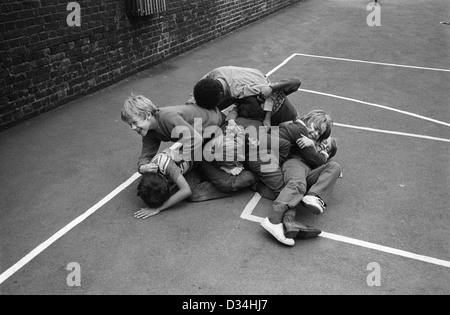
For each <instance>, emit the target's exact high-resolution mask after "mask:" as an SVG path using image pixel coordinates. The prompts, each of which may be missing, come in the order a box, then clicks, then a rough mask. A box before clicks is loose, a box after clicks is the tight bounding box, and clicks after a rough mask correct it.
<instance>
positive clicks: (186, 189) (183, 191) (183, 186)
mask: <svg viewBox="0 0 450 315" xmlns="http://www.w3.org/2000/svg"><path fill="white" fill-rule="evenodd" d="M175 184H177V186H178V189H179V190H178V191H177V192H176V193H175V194H174V195H172V196H171V197H170V198H169V199H168V200H167V201H166V202H165V203H164V204H163V205H162V206H161V207H159V208H157V209H151V208H143V209H141V210H139V211H137V212H136V213H135V214H134V217H135V218H137V219H147V218H149V217H152V216H154V215H157V214H158V213H160V212H161V211H164V210H166V209H168V208H170V207H172V206H174V205H176V204H177V203H179V202H181V201H183V200H184V199H186V198H188V197H189V196H191V195H192V190H191V187H190V186H189V184H188V182H187V181H186V178H184V176H183V175H180V176H178V179H177V180H176V182H175Z"/></svg>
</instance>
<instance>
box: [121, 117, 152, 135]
mask: <svg viewBox="0 0 450 315" xmlns="http://www.w3.org/2000/svg"><path fill="white" fill-rule="evenodd" d="M128 124H129V125H130V127H131V129H133V130H134V131H136V132H137V133H138V134H139V135H141V136H142V137H145V136H146V135H147V133H148V131H149V130H151V129H155V127H156V119H155V118H154V117H153V116H148V117H147V118H143V117H141V116H132V119H131V121H130V122H129V123H128Z"/></svg>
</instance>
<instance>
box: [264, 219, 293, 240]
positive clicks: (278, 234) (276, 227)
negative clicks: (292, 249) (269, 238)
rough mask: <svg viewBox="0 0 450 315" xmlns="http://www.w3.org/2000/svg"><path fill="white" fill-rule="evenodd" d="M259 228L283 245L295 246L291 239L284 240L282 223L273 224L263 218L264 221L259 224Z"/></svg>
mask: <svg viewBox="0 0 450 315" xmlns="http://www.w3.org/2000/svg"><path fill="white" fill-rule="evenodd" d="M261 226H262V227H263V228H264V229H266V231H267V232H269V233H270V234H272V235H273V236H274V237H275V238H276V239H277V240H278V241H279V242H281V243H283V244H284V245H288V246H294V245H295V241H294V240H293V239H292V238H286V236H285V235H284V229H283V223H280V224H273V223H271V222H270V221H269V218H265V219H264V221H262V222H261Z"/></svg>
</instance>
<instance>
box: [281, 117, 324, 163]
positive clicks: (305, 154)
mask: <svg viewBox="0 0 450 315" xmlns="http://www.w3.org/2000/svg"><path fill="white" fill-rule="evenodd" d="M280 135H281V137H282V138H283V139H285V140H288V141H289V142H290V143H291V156H293V157H297V158H300V159H301V160H303V161H304V162H305V163H306V164H307V165H308V166H309V167H311V168H313V169H314V168H317V167H319V166H321V165H323V164H325V163H326V162H327V158H326V157H325V155H323V154H321V153H319V152H317V151H316V149H315V148H313V147H307V148H304V149H300V148H299V147H298V145H297V140H298V139H300V138H301V137H302V135H304V136H307V135H308V132H307V131H306V129H305V128H304V127H303V126H302V125H299V124H295V123H292V124H288V125H285V126H282V127H281V130H280Z"/></svg>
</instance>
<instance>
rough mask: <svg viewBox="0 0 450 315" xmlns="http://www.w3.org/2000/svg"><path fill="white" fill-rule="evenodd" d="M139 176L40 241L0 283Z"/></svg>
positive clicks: (0, 278) (129, 180) (137, 176)
mask: <svg viewBox="0 0 450 315" xmlns="http://www.w3.org/2000/svg"><path fill="white" fill-rule="evenodd" d="M140 176H141V174H139V173H135V174H134V175H133V176H131V177H130V178H129V179H128V180H127V181H126V182H124V183H123V184H121V185H120V186H119V187H117V188H116V189H114V190H113V191H112V192H111V193H110V194H109V195H107V196H106V197H105V198H103V199H102V200H101V201H100V202H98V203H97V204H96V205H95V206H93V207H92V208H90V209H89V210H87V211H86V212H85V213H83V214H82V215H80V216H79V217H78V218H76V219H75V220H73V221H72V222H70V223H69V224H67V225H66V226H65V227H63V228H62V229H61V230H59V231H58V232H57V233H56V234H54V235H53V236H52V237H50V238H49V239H48V240H46V241H45V242H44V243H42V244H41V245H39V246H38V247H36V248H35V249H34V250H32V251H31V252H30V253H29V254H28V255H26V256H25V257H24V258H22V259H21V260H20V261H19V262H17V263H16V264H14V265H13V266H12V267H10V268H9V269H8V270H6V271H5V272H3V273H2V274H1V275H0V284H2V283H3V282H4V281H6V280H7V279H8V278H9V277H11V276H12V275H13V274H15V273H16V272H17V271H19V270H20V269H21V268H22V267H23V266H25V265H26V264H28V263H29V262H30V261H31V260H32V259H34V258H35V257H36V256H37V255H39V254H40V253H42V252H43V251H44V250H45V249H47V248H48V247H49V246H50V245H52V244H53V243H54V242H56V241H57V240H58V239H60V238H61V237H62V236H64V235H65V234H66V233H67V232H69V231H70V230H72V229H73V228H74V227H76V226H77V225H78V224H80V223H81V222H83V221H84V220H86V219H87V218H88V217H89V216H91V215H92V214H93V213H95V212H96V211H97V210H98V209H100V208H101V207H103V206H104V205H105V204H106V203H107V202H109V201H110V200H111V199H113V198H114V197H115V196H117V195H118V194H119V193H120V192H121V191H122V190H124V189H125V188H127V187H128V186H130V185H131V184H132V183H133V182H134V181H135V180H136V179H138V178H139V177H140Z"/></svg>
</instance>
